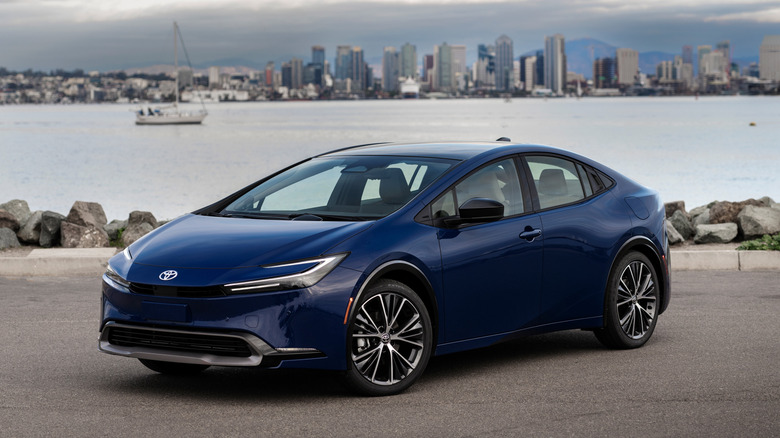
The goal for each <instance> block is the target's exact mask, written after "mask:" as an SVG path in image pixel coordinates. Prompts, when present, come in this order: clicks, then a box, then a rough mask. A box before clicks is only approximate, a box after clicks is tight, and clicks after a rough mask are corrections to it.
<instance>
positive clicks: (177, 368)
mask: <svg viewBox="0 0 780 438" xmlns="http://www.w3.org/2000/svg"><path fill="white" fill-rule="evenodd" d="M138 360H139V361H140V362H141V363H142V364H144V366H145V367H146V368H149V369H150V370H152V371H157V372H158V373H160V374H168V375H173V376H189V375H192V374H197V373H199V372H201V371H203V370H205V369H206V368H208V367H209V366H208V365H198V364H191V363H177V362H163V361H160V360H151V359H138Z"/></svg>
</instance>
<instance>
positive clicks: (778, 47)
mask: <svg viewBox="0 0 780 438" xmlns="http://www.w3.org/2000/svg"><path fill="white" fill-rule="evenodd" d="M758 75H759V77H760V78H761V79H769V80H770V81H780V35H767V36H765V37H764V40H763V41H762V42H761V48H760V49H759V54H758Z"/></svg>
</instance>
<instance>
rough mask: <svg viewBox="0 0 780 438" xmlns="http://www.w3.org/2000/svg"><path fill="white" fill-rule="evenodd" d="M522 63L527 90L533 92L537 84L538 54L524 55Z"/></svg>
mask: <svg viewBox="0 0 780 438" xmlns="http://www.w3.org/2000/svg"><path fill="white" fill-rule="evenodd" d="M523 58H525V59H523V61H522V65H521V66H520V67H521V68H522V71H523V81H524V82H523V83H524V88H525V90H526V91H528V92H531V90H533V89H534V86H536V83H537V80H536V56H524V57H523Z"/></svg>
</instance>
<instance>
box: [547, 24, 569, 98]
mask: <svg viewBox="0 0 780 438" xmlns="http://www.w3.org/2000/svg"><path fill="white" fill-rule="evenodd" d="M544 86H545V87H546V88H548V89H550V90H552V92H553V94H556V95H559V96H561V95H563V93H564V91H566V46H565V41H564V37H563V35H561V34H555V35H552V36H548V37H545V39H544Z"/></svg>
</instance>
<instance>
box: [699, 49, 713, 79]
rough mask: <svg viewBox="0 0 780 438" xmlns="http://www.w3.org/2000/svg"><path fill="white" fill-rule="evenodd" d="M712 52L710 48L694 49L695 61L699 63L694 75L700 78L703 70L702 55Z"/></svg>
mask: <svg viewBox="0 0 780 438" xmlns="http://www.w3.org/2000/svg"><path fill="white" fill-rule="evenodd" d="M710 52H712V46H699V47H697V48H696V59H697V60H698V61H699V65H698V69H697V72H696V75H697V76H699V77H701V76H703V75H704V68H703V63H702V58H704V55H706V54H708V53H710Z"/></svg>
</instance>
